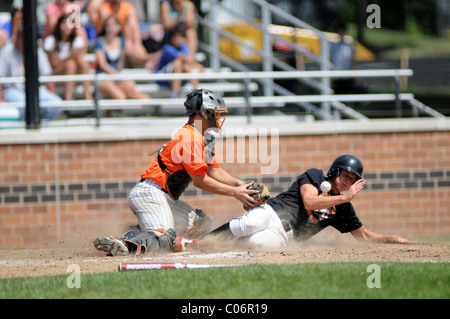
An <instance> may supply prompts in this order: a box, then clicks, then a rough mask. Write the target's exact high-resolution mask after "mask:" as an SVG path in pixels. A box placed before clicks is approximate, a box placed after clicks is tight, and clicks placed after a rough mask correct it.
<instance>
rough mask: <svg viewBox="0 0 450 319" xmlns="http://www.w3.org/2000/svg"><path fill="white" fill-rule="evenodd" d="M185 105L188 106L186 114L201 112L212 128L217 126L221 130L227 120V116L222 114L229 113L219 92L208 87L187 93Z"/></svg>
mask: <svg viewBox="0 0 450 319" xmlns="http://www.w3.org/2000/svg"><path fill="white" fill-rule="evenodd" d="M184 106H185V107H186V113H185V114H186V115H194V114H199V115H200V116H201V117H203V118H204V119H205V120H206V121H207V122H208V124H209V126H210V127H211V128H217V129H218V130H219V132H221V131H222V126H223V123H224V122H225V117H224V116H223V115H222V114H223V113H228V110H227V108H226V107H225V102H224V101H223V99H222V98H221V97H220V96H219V95H218V94H216V93H214V92H212V91H210V90H207V89H200V90H194V91H192V92H190V93H189V94H188V95H187V99H186V102H184Z"/></svg>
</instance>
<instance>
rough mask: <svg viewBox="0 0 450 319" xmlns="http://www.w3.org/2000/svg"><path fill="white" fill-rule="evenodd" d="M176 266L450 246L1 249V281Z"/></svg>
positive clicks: (330, 240) (339, 258) (430, 257)
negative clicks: (128, 252)
mask: <svg viewBox="0 0 450 319" xmlns="http://www.w3.org/2000/svg"><path fill="white" fill-rule="evenodd" d="M136 262H148V263H159V262H169V263H172V262H176V263H191V264H256V263H257V264H298V263H329V262H450V241H439V240H436V239H424V240H420V241H419V240H417V241H416V242H415V243H414V244H410V245H395V244H375V243H365V242H357V241H356V240H354V239H353V238H352V237H351V236H347V235H341V234H334V233H331V234H325V235H322V234H319V235H318V236H315V237H313V238H312V239H310V240H308V241H305V242H296V243H292V244H290V245H289V246H288V247H285V248H283V249H279V250H276V251H248V250H242V249H239V248H236V246H233V245H228V246H226V245H224V244H223V243H220V244H214V245H213V244H211V243H204V245H203V246H202V247H199V249H197V250H195V251H190V252H181V253H159V254H156V253H149V254H146V255H144V256H139V257H136V256H127V257H107V256H105V254H104V253H102V252H99V251H96V250H95V249H94V246H93V245H92V244H91V243H90V242H83V243H82V245H81V246H78V247H75V246H70V247H63V246H59V247H55V248H34V249H2V250H0V278H11V277H29V276H48V275H64V274H70V273H71V268H68V267H69V266H70V265H73V264H75V265H77V266H79V267H80V269H81V273H82V274H88V273H100V272H114V271H118V265H119V263H136Z"/></svg>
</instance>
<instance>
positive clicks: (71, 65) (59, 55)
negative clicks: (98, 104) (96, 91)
mask: <svg viewBox="0 0 450 319" xmlns="http://www.w3.org/2000/svg"><path fill="white" fill-rule="evenodd" d="M68 18H69V16H68V15H63V16H61V17H60V18H59V19H58V22H57V24H56V27H55V29H54V30H53V33H52V34H51V35H49V36H48V37H47V38H45V40H44V45H43V47H44V50H45V51H46V52H47V55H48V58H49V60H50V64H51V66H52V69H53V72H52V74H53V75H72V74H89V73H90V70H91V67H90V65H89V63H88V62H87V61H86V60H85V59H84V56H85V53H86V44H85V42H84V40H83V38H82V37H81V36H79V35H77V33H76V30H75V26H73V25H71V22H70V19H68ZM64 86H65V93H64V95H65V100H72V99H73V91H74V88H75V82H65V83H64ZM83 87H84V98H85V99H87V100H92V93H91V89H90V88H91V83H90V82H88V81H85V82H83Z"/></svg>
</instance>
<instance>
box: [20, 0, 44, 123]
mask: <svg viewBox="0 0 450 319" xmlns="http://www.w3.org/2000/svg"><path fill="white" fill-rule="evenodd" d="M23 36H24V37H23V41H24V43H23V44H24V66H25V95H26V98H25V121H26V128H27V129H39V127H40V125H41V115H40V105H39V67H38V53H37V18H36V0H27V1H23Z"/></svg>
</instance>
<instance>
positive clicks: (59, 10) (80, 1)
mask: <svg viewBox="0 0 450 319" xmlns="http://www.w3.org/2000/svg"><path fill="white" fill-rule="evenodd" d="M74 6H77V7H78V10H75V9H74ZM83 7H84V0H76V1H69V0H55V1H53V2H50V3H48V4H47V6H46V7H45V19H46V21H45V27H44V34H43V35H42V39H44V40H45V38H47V37H48V36H49V35H50V34H52V33H53V31H54V30H55V27H56V24H57V22H58V19H59V18H60V17H61V16H63V15H75V16H73V17H72V16H71V17H70V21H71V22H72V23H74V24H75V23H79V24H80V27H77V28H75V31H76V33H77V35H78V36H80V37H82V39H83V41H84V43H85V46H87V44H88V40H87V33H86V30H85V29H84V28H82V27H81V17H80V16H79V14H80V12H81V9H82V8H83Z"/></svg>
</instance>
